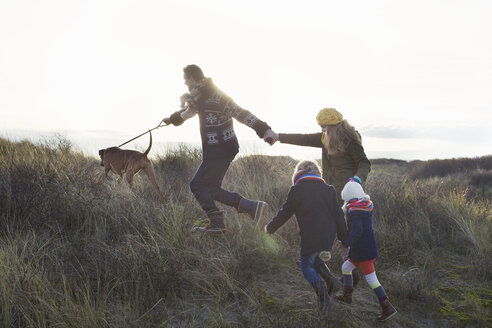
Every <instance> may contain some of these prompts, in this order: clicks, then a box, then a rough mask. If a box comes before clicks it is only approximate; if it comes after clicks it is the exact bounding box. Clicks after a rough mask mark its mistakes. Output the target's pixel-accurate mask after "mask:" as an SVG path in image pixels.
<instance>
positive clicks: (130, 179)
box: [126, 170, 135, 189]
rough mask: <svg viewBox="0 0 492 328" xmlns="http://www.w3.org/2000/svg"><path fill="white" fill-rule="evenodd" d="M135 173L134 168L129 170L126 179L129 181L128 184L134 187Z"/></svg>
mask: <svg viewBox="0 0 492 328" xmlns="http://www.w3.org/2000/svg"><path fill="white" fill-rule="evenodd" d="M134 175H135V172H134V171H133V170H129V171H127V172H126V181H128V184H129V185H130V188H132V189H133V176H134Z"/></svg>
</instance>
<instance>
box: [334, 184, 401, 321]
mask: <svg viewBox="0 0 492 328" xmlns="http://www.w3.org/2000/svg"><path fill="white" fill-rule="evenodd" d="M341 196H342V199H343V200H344V201H345V203H344V205H343V208H344V211H345V213H346V215H347V223H348V234H347V236H346V237H345V238H342V239H340V240H341V241H340V240H339V241H337V246H338V247H339V248H340V249H341V250H342V252H343V250H348V258H347V260H346V261H345V262H344V263H343V265H342V273H343V282H344V288H343V294H342V295H337V296H335V298H336V299H337V300H339V301H342V302H345V303H352V292H353V290H354V288H353V281H352V270H354V269H355V268H356V267H360V268H361V269H362V273H363V274H364V278H365V279H366V281H367V283H368V284H369V286H370V287H371V288H372V290H373V291H374V293H375V294H376V296H377V297H378V300H379V303H380V305H381V308H382V313H381V316H379V317H378V320H380V321H384V320H387V319H389V318H391V317H392V316H394V315H395V314H396V309H395V308H394V307H393V305H392V304H391V303H390V301H389V299H388V296H387V295H386V292H385V291H384V288H383V286H381V284H380V283H379V280H378V278H377V276H376V271H375V269H374V262H375V261H376V257H377V256H378V249H377V245H376V238H375V237H374V230H373V229H372V212H373V207H374V206H373V203H372V201H371V199H370V197H369V196H368V195H366V194H365V192H364V190H363V189H362V186H361V185H360V183H359V182H357V181H355V180H354V179H350V181H349V182H347V183H346V184H345V186H344V188H343V189H342V194H341Z"/></svg>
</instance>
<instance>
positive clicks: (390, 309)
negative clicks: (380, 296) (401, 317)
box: [378, 299, 397, 321]
mask: <svg viewBox="0 0 492 328" xmlns="http://www.w3.org/2000/svg"><path fill="white" fill-rule="evenodd" d="M380 304H381V309H382V311H381V315H380V316H379V317H378V320H379V321H385V320H388V319H389V318H391V317H392V316H394V315H395V314H396V312H397V311H396V309H395V307H394V306H393V304H391V303H390V301H389V299H385V300H384V301H382V302H380Z"/></svg>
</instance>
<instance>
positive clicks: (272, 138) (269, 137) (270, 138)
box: [263, 129, 278, 146]
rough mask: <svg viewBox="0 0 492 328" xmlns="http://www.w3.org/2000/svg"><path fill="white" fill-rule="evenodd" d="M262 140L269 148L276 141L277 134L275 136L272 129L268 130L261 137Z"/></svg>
mask: <svg viewBox="0 0 492 328" xmlns="http://www.w3.org/2000/svg"><path fill="white" fill-rule="evenodd" d="M263 140H265V142H267V143H268V144H269V145H270V146H273V144H274V143H275V142H277V141H278V134H276V133H275V132H274V131H273V130H272V129H268V130H266V132H265V135H264V136H263Z"/></svg>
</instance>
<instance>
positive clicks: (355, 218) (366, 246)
mask: <svg viewBox="0 0 492 328" xmlns="http://www.w3.org/2000/svg"><path fill="white" fill-rule="evenodd" d="M347 225H348V234H347V237H346V238H345V239H343V240H342V244H343V246H345V247H350V252H349V257H350V258H351V259H352V260H354V261H367V260H372V259H375V258H376V257H377V256H378V248H377V245H376V238H375V237H374V230H373V229H372V211H370V212H368V211H360V210H353V211H350V212H349V213H347Z"/></svg>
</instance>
